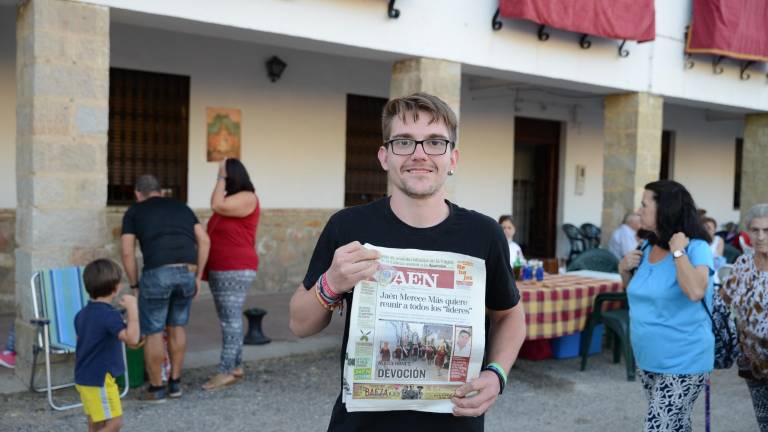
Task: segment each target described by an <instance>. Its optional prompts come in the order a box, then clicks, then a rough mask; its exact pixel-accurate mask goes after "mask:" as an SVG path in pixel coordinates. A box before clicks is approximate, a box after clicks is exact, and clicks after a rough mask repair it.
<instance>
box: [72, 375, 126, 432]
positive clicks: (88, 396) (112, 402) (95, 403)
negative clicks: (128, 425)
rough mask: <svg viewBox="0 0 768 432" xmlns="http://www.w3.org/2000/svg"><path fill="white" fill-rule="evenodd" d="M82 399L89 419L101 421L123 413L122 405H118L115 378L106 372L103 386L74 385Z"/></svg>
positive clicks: (118, 398) (118, 395) (118, 397)
mask: <svg viewBox="0 0 768 432" xmlns="http://www.w3.org/2000/svg"><path fill="white" fill-rule="evenodd" d="M75 388H76V389H77V392H78V393H80V400H82V401H83V410H84V411H85V415H87V416H88V417H90V418H91V421H92V422H94V423H96V422H101V421H104V420H109V419H113V418H117V417H120V416H121V415H123V407H122V406H121V405H120V391H119V390H118V389H117V384H115V379H114V378H112V375H110V374H109V373H107V376H106V377H105V378H104V386H103V387H93V386H81V385H75Z"/></svg>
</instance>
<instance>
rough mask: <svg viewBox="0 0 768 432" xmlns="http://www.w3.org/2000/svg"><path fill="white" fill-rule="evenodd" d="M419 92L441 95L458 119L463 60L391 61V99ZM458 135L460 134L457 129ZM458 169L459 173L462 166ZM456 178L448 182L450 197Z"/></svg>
mask: <svg viewBox="0 0 768 432" xmlns="http://www.w3.org/2000/svg"><path fill="white" fill-rule="evenodd" d="M416 92H425V93H429V94H433V95H435V96H437V97H439V98H440V99H442V100H443V101H445V103H447V104H448V106H450V107H451V109H453V111H454V112H455V113H456V119H457V120H458V119H459V115H460V112H461V63H456V62H451V61H447V60H437V59H430V58H414V59H408V60H401V61H398V62H395V64H394V65H392V79H391V80H390V83H389V97H390V99H392V98H396V97H402V96H408V95H410V94H412V93H416ZM457 129H458V127H457ZM456 136H457V138H458V130H457V131H456ZM385 139H386V137H385ZM456 173H457V175H460V173H461V167H460V166H459V168H457V170H456ZM455 178H456V177H449V179H448V182H447V183H446V185H445V187H446V193H447V196H448V198H449V199H450V198H452V197H453V193H454V189H455V185H454V181H455ZM390 188H391V185H388V186H387V190H388V191H389V192H391V189H390Z"/></svg>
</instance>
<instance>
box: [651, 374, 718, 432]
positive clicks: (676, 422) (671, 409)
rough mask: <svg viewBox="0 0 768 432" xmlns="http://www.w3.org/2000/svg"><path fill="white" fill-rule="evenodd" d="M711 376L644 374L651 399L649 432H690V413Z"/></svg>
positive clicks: (691, 428)
mask: <svg viewBox="0 0 768 432" xmlns="http://www.w3.org/2000/svg"><path fill="white" fill-rule="evenodd" d="M708 378H709V373H701V374H690V375H676V374H662V373H655V372H647V371H641V373H640V380H641V382H642V383H643V388H644V389H645V393H646V396H647V398H648V412H647V413H646V415H645V429H644V430H645V431H646V432H662V431H664V432H691V430H693V427H692V425H691V411H693V404H694V402H696V398H697V397H699V393H701V390H702V389H703V388H704V385H705V384H706V383H707V379H708Z"/></svg>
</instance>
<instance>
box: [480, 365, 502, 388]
mask: <svg viewBox="0 0 768 432" xmlns="http://www.w3.org/2000/svg"><path fill="white" fill-rule="evenodd" d="M483 370H487V371H491V372H493V373H495V374H496V377H497V378H498V379H499V394H502V393H504V387H506V386H507V373H506V372H505V371H504V368H503V367H501V365H500V364H498V363H496V362H494V363H488V364H487V365H486V366H485V367H484V368H483Z"/></svg>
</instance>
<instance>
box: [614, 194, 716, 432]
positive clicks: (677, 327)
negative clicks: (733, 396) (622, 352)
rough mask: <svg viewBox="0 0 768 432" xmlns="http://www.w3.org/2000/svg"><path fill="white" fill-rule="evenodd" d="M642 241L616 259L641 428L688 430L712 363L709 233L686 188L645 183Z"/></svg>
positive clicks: (640, 212)
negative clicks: (643, 403)
mask: <svg viewBox="0 0 768 432" xmlns="http://www.w3.org/2000/svg"><path fill="white" fill-rule="evenodd" d="M638 214H639V215H640V219H641V222H642V228H643V230H644V234H643V235H642V237H643V238H645V241H644V242H643V243H642V250H635V251H632V252H630V253H628V254H626V255H625V256H624V258H623V259H622V260H621V262H620V263H619V271H620V273H621V277H622V279H623V281H624V283H625V286H627V297H628V300H629V314H630V334H631V335H632V349H633V350H634V353H635V359H636V360H637V365H638V367H639V368H640V370H641V374H640V378H641V380H642V384H643V387H644V389H645V393H646V396H647V398H648V409H647V412H646V416H645V431H675V432H689V431H691V430H692V427H691V410H692V409H693V405H694V402H695V401H696V398H697V397H698V396H699V393H700V392H701V390H702V389H703V388H704V385H705V383H706V382H707V379H708V378H709V373H710V372H711V371H712V367H713V364H714V352H715V338H714V335H713V334H712V323H711V321H710V318H709V315H708V314H707V311H706V309H705V308H704V305H702V303H701V300H702V299H705V302H706V304H707V307H708V308H710V310H711V308H712V292H713V291H712V278H711V275H712V274H713V272H714V270H713V263H712V252H711V251H710V248H709V242H710V238H709V235H708V234H707V232H706V231H705V230H704V227H703V225H702V223H701V219H700V218H699V216H698V214H697V212H696V205H695V204H694V202H693V198H692V197H691V194H690V193H688V191H687V190H686V189H685V187H683V185H681V184H679V183H677V182H674V181H668V180H662V181H657V182H653V183H649V184H647V185H645V191H644V192H643V198H642V203H641V207H640V209H639V210H638Z"/></svg>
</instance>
